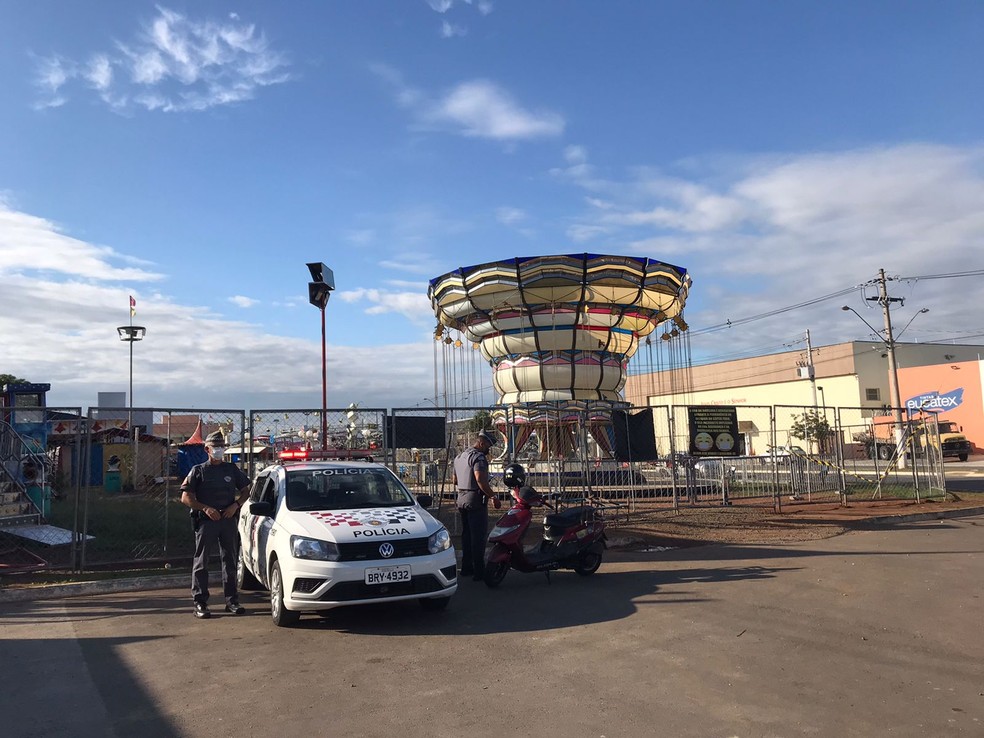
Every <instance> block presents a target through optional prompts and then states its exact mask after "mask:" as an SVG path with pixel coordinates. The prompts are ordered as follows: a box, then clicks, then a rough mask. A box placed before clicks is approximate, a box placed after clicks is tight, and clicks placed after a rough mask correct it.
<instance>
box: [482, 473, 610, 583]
mask: <svg viewBox="0 0 984 738" xmlns="http://www.w3.org/2000/svg"><path fill="white" fill-rule="evenodd" d="M517 467H518V468H517ZM503 476H504V479H505V482H506V484H507V486H509V487H510V488H512V496H513V500H514V502H513V506H512V507H511V508H509V510H507V511H506V513H505V515H503V516H502V517H501V518H499V520H498V522H496V524H495V527H494V528H493V529H492V531H491V532H490V533H489V544H490V545H491V549H490V550H489V551H488V554H487V555H486V557H485V573H484V579H485V584H486V585H488V586H489V587H498V586H499V584H501V582H502V580H503V579H505V577H506V574H507V573H508V572H509V569H515V570H516V571H521V572H524V573H529V572H535V571H542V572H545V573H546V574H547V581H550V572H551V571H553V570H554V569H573V570H574V571H576V572H577V573H578V574H580V575H581V576H585V577H586V576H588V575H590V574H594V573H595V572H596V571H598V567H599V566H601V557H602V554H603V552H604V550H605V548H607V546H606V543H605V541H606V538H605V522H604V520H602V518H601V514H600V513H599V512H598V510H597V509H596V508H594V507H592V506H590V505H585V506H582V507H575V508H571V509H569V510H564V511H563V512H554V513H550V514H547V515H546V516H545V517H544V519H543V540H542V541H540V542H539V544H537V545H536V546H535V547H531V548H530V549H529V550H527V549H525V548H524V547H523V536H524V535H525V534H526V531H527V529H528V528H529V527H530V523H531V522H532V520H533V508H535V507H547V508H550V509H551V510H553V509H554V508H553V506H552V505H551V504H550V503H549V502H547V500H546V498H545V497H544V495H541V494H540V493H539V492H537V491H536V490H535V489H533V488H532V487H528V486H526V485H525V481H526V474H525V471H523V468H522V466H520V465H519V464H510V465H509V466H507V467H506V469H505V470H504V474H503ZM517 482H520V484H519V485H517V486H515V487H513V485H514V484H516V483H517Z"/></svg>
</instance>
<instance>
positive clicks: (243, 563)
mask: <svg viewBox="0 0 984 738" xmlns="http://www.w3.org/2000/svg"><path fill="white" fill-rule="evenodd" d="M239 537H240V543H241V545H240V547H239V548H240V553H239V566H238V574H239V576H238V579H239V586H240V588H242V589H258V588H260V587H265V588H267V589H269V590H270V611H271V614H272V615H273V620H274V622H275V623H276V624H277V625H282V626H285V625H291V624H293V623H295V622H297V619H298V618H299V617H300V615H301V613H302V612H318V611H322V610H328V609H331V608H334V607H341V606H343V605H360V604H365V603H371V602H382V601H388V600H408V599H418V600H419V601H420V604H421V605H422V606H423V607H424V608H425V609H427V610H441V609H444V608H445V607H446V606H447V604H448V602H449V600H450V599H451V595H453V594H454V593H455V591H456V590H457V588H458V582H457V578H456V570H455V555H454V548H453V547H452V545H451V536H450V535H449V534H448V531H447V529H446V528H445V527H444V526H443V525H441V523H439V522H438V521H437V520H435V519H434V518H433V517H432V516H431V515H430V514H429V513H428V512H427V511H426V510H425V509H424V508H423V507H421V505H419V504H418V503H417V501H416V500H415V499H414V498H413V496H412V495H411V494H410V492H409V491H407V488H406V487H404V486H403V484H402V483H401V482H400V480H399V479H397V477H396V476H395V475H394V474H393V473H392V472H390V470H389V469H387V468H386V467H385V466H382V465H381V464H371V463H362V462H330V461H310V462H300V463H292V464H274V465H272V466H268V467H266V468H265V469H263V470H262V471H261V472H260V473H259V474H258V475H257V477H256V480H255V481H254V482H253V487H252V490H251V492H250V501H249V503H248V504H247V505H244V506H243V510H242V512H241V513H240V518H239Z"/></svg>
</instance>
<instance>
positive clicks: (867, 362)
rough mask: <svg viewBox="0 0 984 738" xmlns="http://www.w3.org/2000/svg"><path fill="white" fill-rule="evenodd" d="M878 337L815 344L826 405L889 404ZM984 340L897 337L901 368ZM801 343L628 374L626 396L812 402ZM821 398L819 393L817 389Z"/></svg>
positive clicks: (650, 400)
mask: <svg viewBox="0 0 984 738" xmlns="http://www.w3.org/2000/svg"><path fill="white" fill-rule="evenodd" d="M884 353H885V346H884V344H882V343H880V342H872V341H853V342H850V343H838V344H831V345H829V346H818V347H816V348H815V349H814V350H813V366H814V370H815V377H816V383H817V385H818V386H821V387H823V398H824V400H825V402H826V404H827V406H828V407H864V408H871V409H876V408H880V407H883V406H885V405H888V404H891V400H892V398H891V397H890V392H889V384H888V359H887V358H885V357H883V356H882V354H884ZM982 354H984V346H956V345H953V344H939V343H899V344H897V347H896V358H897V361H898V364H899V369H900V370H901V369H903V368H905V367H914V366H928V365H934V364H944V363H955V362H960V361H975V360H977V358H978V356H979V355H982ZM805 359H806V351H805V349H801V350H796V351H786V352H783V353H780V354H770V355H768V356H757V357H753V358H750V359H738V360H735V361H727V362H720V363H716V364H705V365H702V366H695V367H693V368H692V369H690V370H676V371H672V372H670V371H664V372H654V373H652V374H635V375H630V376H629V377H628V378H627V380H626V383H625V399H626V400H627V401H628V402H629V403H631V404H633V405H636V406H645V405H650V404H652V405H667V404H676V405H698V404H719V405H725V404H727V405H739V406H740V405H783V404H795V405H812V404H813V392H812V389H811V387H810V382H809V381H808V380H806V379H801V378H799V377H798V375H797V367H798V365H799V363H801V362H805ZM867 389H877V390H878V397H879V399H878V400H868V399H866V390H867ZM817 399H818V401H819V393H818V398H817Z"/></svg>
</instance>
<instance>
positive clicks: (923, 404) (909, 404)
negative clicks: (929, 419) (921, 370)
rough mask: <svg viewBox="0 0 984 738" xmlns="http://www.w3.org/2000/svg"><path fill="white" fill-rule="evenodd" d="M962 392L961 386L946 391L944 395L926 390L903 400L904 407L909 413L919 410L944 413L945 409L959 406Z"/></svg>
mask: <svg viewBox="0 0 984 738" xmlns="http://www.w3.org/2000/svg"><path fill="white" fill-rule="evenodd" d="M963 393H964V391H963V387H958V388H957V389H955V390H951V391H949V392H947V393H946V394H945V395H941V394H940V393H939V392H927V393H925V394H922V395H916V396H915V397H910V398H909V399H908V400H906V401H905V409H906V410H908V411H909V412H911V413H915V412H920V411H921V412H924V413H945V412H946V411H947V410H953V409H954V408H956V407H960V405H961V403H962V402H963Z"/></svg>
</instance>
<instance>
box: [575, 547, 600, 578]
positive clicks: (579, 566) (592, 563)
mask: <svg viewBox="0 0 984 738" xmlns="http://www.w3.org/2000/svg"><path fill="white" fill-rule="evenodd" d="M599 566H601V554H600V553H598V552H597V551H584V552H583V553H581V555H580V556H578V557H577V563H576V564H574V571H576V572H577V573H578V574H580V575H581V576H582V577H586V576H589V575H591V574H594V573H595V572H596V571H598V567H599Z"/></svg>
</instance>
